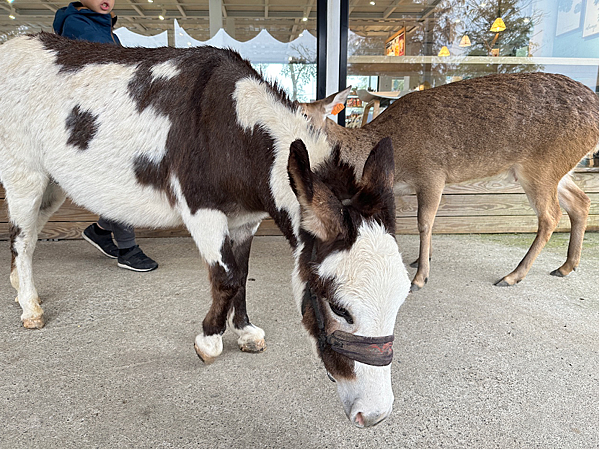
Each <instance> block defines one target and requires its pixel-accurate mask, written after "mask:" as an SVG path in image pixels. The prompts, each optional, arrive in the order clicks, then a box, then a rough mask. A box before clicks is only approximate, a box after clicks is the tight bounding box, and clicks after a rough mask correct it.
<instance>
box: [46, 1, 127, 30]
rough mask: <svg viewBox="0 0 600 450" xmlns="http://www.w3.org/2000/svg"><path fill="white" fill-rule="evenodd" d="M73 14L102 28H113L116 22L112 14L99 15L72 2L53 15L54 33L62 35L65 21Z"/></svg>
mask: <svg viewBox="0 0 600 450" xmlns="http://www.w3.org/2000/svg"><path fill="white" fill-rule="evenodd" d="M73 14H84V15H85V16H86V18H87V19H88V20H91V21H93V22H96V23H98V24H99V25H101V26H104V27H106V26H110V27H113V26H114V25H115V23H116V22H117V16H115V15H114V14H113V13H112V12H111V13H110V14H100V13H97V12H94V11H92V10H91V9H88V8H86V7H85V6H83V4H81V3H80V2H73V3H69V6H65V7H63V8H60V9H59V10H58V11H56V14H55V15H54V23H53V24H52V28H54V31H55V32H56V33H58V34H62V30H63V26H64V24H65V20H67V18H68V17H69V16H72V15H73Z"/></svg>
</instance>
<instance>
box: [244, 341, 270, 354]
mask: <svg viewBox="0 0 600 450" xmlns="http://www.w3.org/2000/svg"><path fill="white" fill-rule="evenodd" d="M266 348H267V344H266V343H265V340H264V339H260V340H258V341H248V342H244V343H243V344H240V350H241V351H243V352H248V353H262V352H264V351H265V349H266Z"/></svg>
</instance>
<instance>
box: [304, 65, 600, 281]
mask: <svg viewBox="0 0 600 450" xmlns="http://www.w3.org/2000/svg"><path fill="white" fill-rule="evenodd" d="M349 92H350V88H348V89H346V90H344V91H341V92H338V93H337V94H333V95H331V96H329V97H327V98H326V99H324V100H319V101H316V102H314V103H306V104H303V105H302V106H303V108H304V110H305V113H306V114H307V116H308V117H310V118H311V120H312V121H313V123H314V124H315V125H316V126H317V127H319V128H322V129H324V130H325V131H326V133H327V135H328V138H329V140H330V142H331V144H332V145H340V146H341V157H342V160H344V161H347V162H348V163H350V164H352V165H354V166H355V167H360V164H361V162H362V161H364V160H365V159H366V158H367V156H368V154H369V151H370V149H371V147H372V145H373V143H375V142H377V141H378V140H380V139H381V138H383V137H386V136H389V137H391V139H392V143H393V147H394V159H395V162H396V172H395V177H394V180H395V192H396V193H397V194H399V195H402V194H407V193H411V192H412V191H413V190H414V191H415V192H416V195H417V203H418V213H417V221H418V228H419V235H420V250H419V258H418V260H417V261H415V263H413V264H411V265H412V266H418V269H417V272H416V274H415V277H414V279H413V281H412V285H411V290H413V291H415V290H418V289H420V288H422V287H423V286H424V285H425V283H426V282H427V278H428V276H429V259H430V258H431V231H432V227H433V221H434V219H435V215H436V212H437V209H438V206H439V203H440V199H441V197H442V191H443V189H444V186H445V185H446V184H448V183H460V182H462V181H467V180H472V179H477V178H485V177H489V176H492V175H496V174H499V173H503V172H505V173H508V174H510V175H511V176H512V177H514V178H515V179H516V180H518V181H519V183H520V184H521V186H522V187H523V190H524V191H525V194H527V198H528V199H529V202H530V204H531V206H532V207H533V209H534V210H535V212H536V214H537V216H538V231H537V236H536V237H535V240H534V241H533V244H532V245H531V247H530V249H529V251H528V252H527V254H526V255H525V257H524V258H523V260H522V261H521V262H520V263H519V265H518V266H517V268H516V269H515V270H514V271H512V272H511V273H509V274H508V275H506V276H505V277H504V278H502V279H501V280H499V281H498V282H497V283H496V285H497V286H511V285H514V284H516V283H518V282H519V281H521V280H522V279H523V278H524V277H525V275H527V272H528V271H529V269H530V267H531V265H532V264H533V261H534V260H535V258H536V257H537V256H538V254H539V253H540V251H541V250H542V248H543V247H544V245H546V242H548V240H549V239H550V236H551V235H552V232H553V231H554V229H555V228H556V226H557V224H558V221H559V219H560V217H561V210H560V207H561V206H562V207H563V208H564V209H565V210H566V212H567V214H568V215H569V219H570V221H571V238H570V242H569V249H568V253H567V260H566V262H565V263H564V264H563V265H562V266H561V267H559V268H558V269H556V270H554V271H553V272H552V275H556V276H560V277H563V276H566V275H568V274H569V273H570V272H571V271H573V270H575V268H576V267H577V266H578V264H579V259H580V256H581V247H582V243H583V235H584V233H585V228H586V222H587V217H588V212H589V207H590V199H589V198H588V196H587V195H585V193H584V192H583V191H582V190H581V189H579V187H577V185H576V184H575V183H574V182H573V180H572V179H571V176H570V171H571V170H572V169H573V168H574V167H575V166H576V165H577V163H578V162H579V161H580V160H581V159H582V158H583V157H584V156H585V154H586V153H588V152H590V151H591V150H593V149H594V147H595V146H596V145H597V144H598V95H596V94H595V93H594V92H592V91H591V90H590V89H588V88H587V87H586V86H584V85H583V84H581V83H578V82H576V81H574V80H572V79H570V78H568V77H566V76H563V75H556V74H549V73H520V74H508V75H491V76H486V77H481V78H474V79H470V80H465V81H459V82H456V83H451V84H447V85H443V86H440V87H436V88H434V89H429V90H425V91H421V92H414V93H410V94H408V95H406V96H404V97H401V98H400V99H398V100H396V101H395V102H394V103H392V105H390V107H388V108H387V109H386V110H385V111H384V112H383V113H382V114H381V115H379V116H378V117H376V118H375V120H373V121H372V122H370V123H368V124H367V125H365V126H364V127H362V128H357V129H348V128H343V127H341V126H339V125H337V124H336V123H335V122H334V121H332V120H330V119H327V114H329V113H331V111H332V110H333V108H334V107H335V106H336V105H337V104H340V103H342V104H343V103H344V102H345V101H346V98H347V96H348V94H349Z"/></svg>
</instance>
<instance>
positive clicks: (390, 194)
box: [353, 138, 396, 232]
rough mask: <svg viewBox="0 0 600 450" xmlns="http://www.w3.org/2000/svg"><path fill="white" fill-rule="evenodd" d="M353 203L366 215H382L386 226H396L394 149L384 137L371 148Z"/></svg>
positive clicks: (391, 228)
mask: <svg viewBox="0 0 600 450" xmlns="http://www.w3.org/2000/svg"><path fill="white" fill-rule="evenodd" d="M353 204H354V205H355V206H356V207H357V208H358V209H359V210H360V211H361V212H362V213H364V214H366V215H374V214H377V215H380V216H381V217H382V218H383V221H384V222H385V224H386V226H387V227H388V229H389V230H390V232H393V230H394V228H395V220H394V216H395V207H396V206H395V200H394V149H393V147H392V140H391V139H390V138H384V139H382V140H381V141H379V143H378V144H377V145H376V146H375V148H373V150H371V153H370V154H369V157H368V158H367V162H365V167H364V169H363V175H362V179H361V181H360V190H359V191H358V193H357V194H356V196H355V197H354V200H353Z"/></svg>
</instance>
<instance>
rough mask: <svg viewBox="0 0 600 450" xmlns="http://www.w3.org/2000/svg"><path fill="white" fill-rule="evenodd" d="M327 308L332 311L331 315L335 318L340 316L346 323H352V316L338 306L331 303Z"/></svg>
mask: <svg viewBox="0 0 600 450" xmlns="http://www.w3.org/2000/svg"><path fill="white" fill-rule="evenodd" d="M329 307H330V308H331V310H332V311H333V313H334V314H335V315H336V316H340V317H341V318H343V319H345V320H346V322H348V323H350V324H352V323H354V320H352V316H351V315H350V313H349V312H348V311H347V310H345V309H344V308H342V307H340V306H337V305H334V304H333V303H330V304H329Z"/></svg>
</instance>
